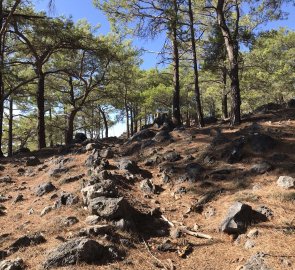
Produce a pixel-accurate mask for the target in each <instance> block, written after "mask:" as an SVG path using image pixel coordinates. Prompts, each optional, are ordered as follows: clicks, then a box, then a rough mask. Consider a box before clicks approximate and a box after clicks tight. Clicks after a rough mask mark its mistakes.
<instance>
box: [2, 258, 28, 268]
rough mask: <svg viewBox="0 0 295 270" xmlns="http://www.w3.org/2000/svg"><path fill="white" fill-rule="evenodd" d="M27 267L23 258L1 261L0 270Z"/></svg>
mask: <svg viewBox="0 0 295 270" xmlns="http://www.w3.org/2000/svg"><path fill="white" fill-rule="evenodd" d="M23 269H25V264H24V261H23V260H22V259H21V258H16V259H15V260H5V261H2V262H0V270H23Z"/></svg>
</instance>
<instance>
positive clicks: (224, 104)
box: [222, 68, 228, 119]
mask: <svg viewBox="0 0 295 270" xmlns="http://www.w3.org/2000/svg"><path fill="white" fill-rule="evenodd" d="M226 77H227V70H226V68H223V70H222V81H223V90H222V116H223V119H226V118H228V107H227V89H226Z"/></svg>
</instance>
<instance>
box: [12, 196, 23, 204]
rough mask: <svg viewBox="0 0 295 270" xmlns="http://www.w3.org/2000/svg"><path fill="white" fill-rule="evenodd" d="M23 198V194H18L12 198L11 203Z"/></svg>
mask: <svg viewBox="0 0 295 270" xmlns="http://www.w3.org/2000/svg"><path fill="white" fill-rule="evenodd" d="M23 200H24V195H23V194H18V195H17V196H16V197H15V199H14V200H13V203H18V202H21V201H23Z"/></svg>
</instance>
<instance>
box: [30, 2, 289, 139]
mask: <svg viewBox="0 0 295 270" xmlns="http://www.w3.org/2000/svg"><path fill="white" fill-rule="evenodd" d="M118 1H120V0H118ZM48 2H49V0H33V3H34V5H35V6H36V9H37V10H39V11H41V10H43V11H45V12H47V14H48V15H49V16H51V17H55V16H62V15H63V16H65V17H72V19H73V20H74V21H77V20H79V19H86V20H87V21H88V22H89V23H90V24H92V25H93V26H97V25H100V28H99V30H98V33H99V34H107V33H108V32H109V31H110V24H109V22H108V20H107V17H106V16H105V15H104V14H103V13H102V12H101V11H100V10H98V9H97V8H95V7H94V6H93V4H92V0H55V7H54V9H53V10H52V11H49V8H48ZM291 2H292V1H291ZM284 10H285V11H287V12H288V13H289V16H288V19H287V20H282V21H275V22H269V23H268V24H267V25H262V26H260V28H259V30H269V29H272V28H273V29H277V28H279V27H287V28H289V29H292V30H295V5H294V4H293V5H292V4H289V5H288V6H285V7H284ZM164 41H165V35H164V34H162V35H158V37H157V38H155V39H154V40H152V41H151V40H142V39H134V41H133V44H134V46H136V47H138V48H143V49H145V50H149V51H153V52H158V51H160V50H161V49H162V46H163V43H164ZM142 58H143V63H142V65H141V68H143V69H149V68H153V67H155V66H156V65H157V63H159V62H160V58H159V57H157V54H155V53H148V52H147V53H144V54H143V55H142ZM124 130H125V123H119V124H117V125H115V126H114V127H112V128H111V129H110V131H109V133H110V136H119V135H120V134H121V133H122V132H124Z"/></svg>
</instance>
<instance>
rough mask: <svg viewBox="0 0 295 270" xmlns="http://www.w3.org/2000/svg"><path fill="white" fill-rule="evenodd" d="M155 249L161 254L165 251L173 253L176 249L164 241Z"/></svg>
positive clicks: (169, 242)
mask: <svg viewBox="0 0 295 270" xmlns="http://www.w3.org/2000/svg"><path fill="white" fill-rule="evenodd" d="M157 249H158V250H159V251H162V252H167V251H172V252H173V251H175V250H176V247H175V245H174V244H173V243H172V242H171V241H170V240H166V241H164V243H162V244H161V245H159V246H158V248H157Z"/></svg>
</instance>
